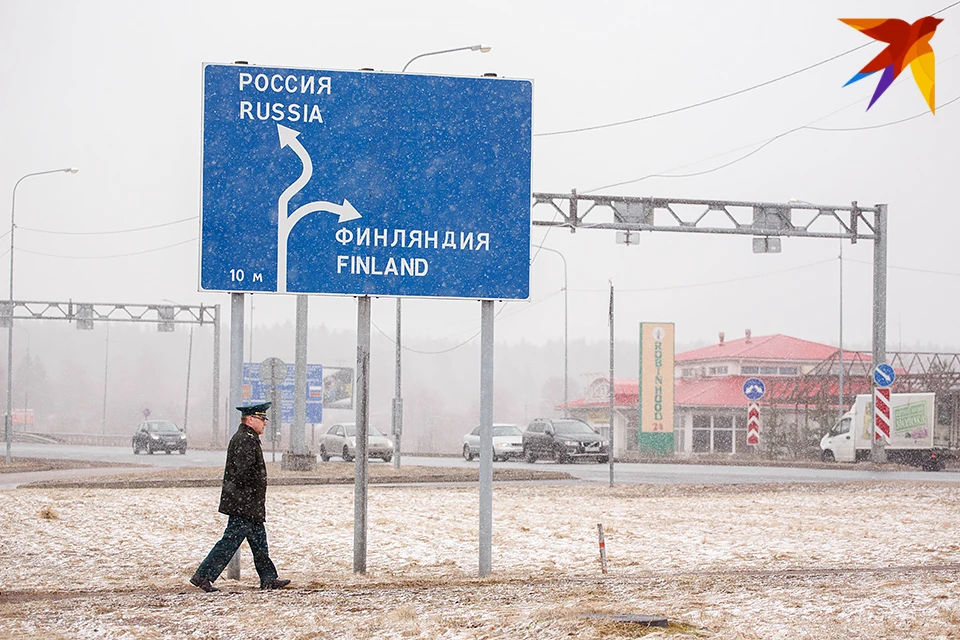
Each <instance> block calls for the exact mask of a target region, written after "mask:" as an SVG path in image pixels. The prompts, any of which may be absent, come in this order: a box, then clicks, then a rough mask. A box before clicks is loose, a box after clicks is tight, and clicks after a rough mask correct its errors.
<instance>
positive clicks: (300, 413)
mask: <svg viewBox="0 0 960 640" xmlns="http://www.w3.org/2000/svg"><path fill="white" fill-rule="evenodd" d="M309 301H310V299H309V298H308V297H307V296H305V295H298V296H297V326H296V338H295V342H296V344H295V345H294V347H295V350H296V354H295V357H294V365H293V426H292V427H291V428H290V451H291V452H292V453H293V455H295V456H297V455H306V453H307V319H308V312H309Z"/></svg>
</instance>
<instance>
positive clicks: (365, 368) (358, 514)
mask: <svg viewBox="0 0 960 640" xmlns="http://www.w3.org/2000/svg"><path fill="white" fill-rule="evenodd" d="M356 414H357V417H356V421H357V431H356V434H357V435H356V441H357V446H356V451H355V453H356V456H357V457H356V459H355V463H356V464H355V466H354V469H355V471H354V481H353V487H354V489H353V572H354V573H366V572H367V433H368V429H367V421H368V420H369V418H370V296H360V297H359V298H357V410H356Z"/></svg>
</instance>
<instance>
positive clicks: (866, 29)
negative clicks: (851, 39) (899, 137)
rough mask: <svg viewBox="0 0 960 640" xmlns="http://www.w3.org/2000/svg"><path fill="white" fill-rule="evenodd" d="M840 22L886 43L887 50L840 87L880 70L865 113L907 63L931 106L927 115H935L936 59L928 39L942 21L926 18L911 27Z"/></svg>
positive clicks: (876, 21) (856, 20) (900, 22)
mask: <svg viewBox="0 0 960 640" xmlns="http://www.w3.org/2000/svg"><path fill="white" fill-rule="evenodd" d="M840 22H843V23H844V24H848V25H850V26H851V27H853V28H854V29H856V30H857V31H862V32H863V33H864V34H866V35H868V36H870V37H871V38H873V39H874V40H879V41H880V42H886V43H887V47H886V48H885V49H884V50H883V51H881V52H880V54H879V55H877V57H876V58H874V59H873V60H871V61H870V62H869V63H868V64H867V66H865V67H864V68H863V69H861V70H860V72H859V73H857V74H856V75H855V76H853V77H852V78H850V80H848V81H847V84H845V85H843V86H847V85H848V84H852V83H854V82H856V81H857V80H862V79H864V78H866V77H867V76H869V75H872V74H874V73H876V72H877V71H883V75H881V76H880V83H879V84H877V90H876V91H874V93H873V98H871V99H870V104H869V105H867V111H869V110H870V107H872V106H873V103H874V102H876V101H877V99H879V98H880V96H882V95H883V92H884V91H886V90H887V88H888V87H889V86H890V85H891V84H892V83H893V81H894V80H896V79H897V76H899V75H900V72H901V71H903V70H904V69H905V68H906V66H907V65H908V64H909V65H910V70H911V71H912V72H913V79H914V80H915V81H916V83H917V87H918V88H919V89H920V93H922V94H923V97H924V99H925V100H926V101H927V105H928V106H929V107H930V113H934V114H935V113H936V101H935V97H934V96H935V91H934V90H935V86H934V80H935V77H936V76H935V74H936V60H935V59H934V55H933V47H931V46H930V38H932V37H933V34H934V33H935V32H936V30H937V25H939V24H940V23H941V22H943V19H942V18H934V17H932V16H927V17H926V18H920V19H919V20H917V21H916V22H914V23H913V24H908V23H906V22H904V21H903V20H895V19H887V18H840Z"/></svg>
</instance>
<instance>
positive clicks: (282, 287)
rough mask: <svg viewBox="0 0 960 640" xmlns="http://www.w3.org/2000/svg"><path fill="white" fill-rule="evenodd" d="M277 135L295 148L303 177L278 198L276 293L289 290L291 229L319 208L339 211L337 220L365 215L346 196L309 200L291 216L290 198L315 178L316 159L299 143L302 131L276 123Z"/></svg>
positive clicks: (343, 220) (281, 146)
mask: <svg viewBox="0 0 960 640" xmlns="http://www.w3.org/2000/svg"><path fill="white" fill-rule="evenodd" d="M277 136H278V137H279V138H280V148H281V149H283V148H284V147H290V148H291V149H293V151H294V153H296V154H297V157H298V158H300V162H301V164H302V165H303V171H301V173H300V177H299V178H297V179H296V180H295V181H294V182H293V184H291V185H290V186H289V187H287V188H286V189H284V191H283V193H281V194H280V198H279V199H278V200H277V292H278V293H286V291H287V240H288V239H289V238H290V232H291V231H292V230H293V228H294V227H295V226H296V224H297V223H298V222H300V220H302V219H303V217H304V216H306V215H308V214H310V213H316V212H319V211H328V212H330V213H335V214H337V215H338V216H339V217H340V218H339V220H338V222H341V223H342V222H346V221H348V220H356V219H357V218H360V217H362V216H361V215H360V213H359V212H358V211H357V210H356V209H355V208H354V206H353V205H352V204H350V201H349V200H347V199H346V198H344V199H343V204H336V203H335V202H324V201H317V202H309V203H307V204H305V205H303V206H301V207H299V208H298V209H297V210H296V211H294V212H293V215H290V213H289V211H290V199H291V198H293V196H295V195H296V194H297V193H299V192H300V190H301V189H303V188H304V187H305V186H306V185H307V183H308V182H310V178H311V177H313V160H311V158H310V154H309V153H308V152H307V150H306V149H305V148H304V147H303V143H301V142H300V139H299V136H300V132H299V131H295V130H293V129H290V128H289V127H285V126H283V125H282V124H278V125H277Z"/></svg>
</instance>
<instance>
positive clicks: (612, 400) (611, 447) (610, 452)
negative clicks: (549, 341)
mask: <svg viewBox="0 0 960 640" xmlns="http://www.w3.org/2000/svg"><path fill="white" fill-rule="evenodd" d="M608 321H609V323H610V444H609V445H608V447H609V450H608V451H607V455H608V456H609V458H608V459H607V464H608V465H609V466H610V486H611V487H612V486H613V464H614V462H613V458H614V455H613V454H614V451H616V449H614V443H615V442H616V439H615V436H614V432H615V431H616V428H615V426H614V418H615V411H614V405H615V400H616V397H617V390H616V388H615V386H614V384H613V338H614V333H613V281H612V280H611V281H610V317H609V319H608Z"/></svg>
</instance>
